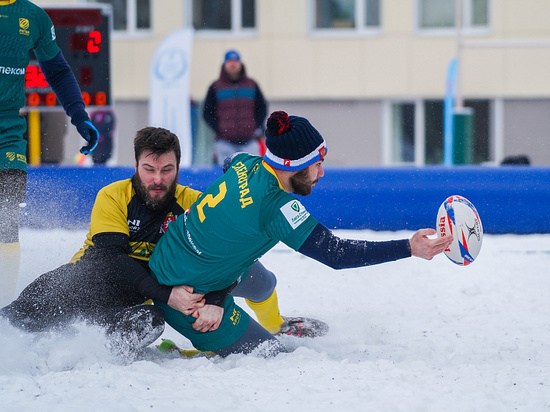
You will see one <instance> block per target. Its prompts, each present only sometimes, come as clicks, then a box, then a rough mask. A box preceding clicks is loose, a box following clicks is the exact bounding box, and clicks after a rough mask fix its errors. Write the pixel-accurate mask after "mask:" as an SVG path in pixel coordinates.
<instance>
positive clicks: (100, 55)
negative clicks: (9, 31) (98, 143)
mask: <svg viewBox="0 0 550 412" xmlns="http://www.w3.org/2000/svg"><path fill="white" fill-rule="evenodd" d="M44 10H45V11H46V13H48V15H49V16H50V18H51V19H52V22H53V24H54V26H55V33H56V41H57V45H58V46H59V48H60V49H61V51H62V53H63V56H65V59H66V60H67V63H68V64H69V66H70V67H71V69H72V71H73V73H74V75H75V78H76V81H77V82H78V85H79V86H80V89H81V90H82V98H83V99H84V103H85V104H86V106H98V107H101V106H110V105H111V103H112V102H111V59H110V56H111V50H110V45H111V42H110V35H111V32H110V28H111V9H110V8H108V7H106V8H103V7H100V8H46V7H44ZM25 96H26V106H27V108H59V107H61V105H60V104H59V101H58V100H57V96H56V95H55V93H54V92H53V90H52V88H51V87H50V85H49V84H48V82H47V81H46V79H45V78H44V74H43V73H42V70H41V69H40V65H39V64H38V61H37V60H36V58H35V56H34V53H33V52H32V51H31V60H30V62H29V65H28V66H27V72H26V74H25Z"/></svg>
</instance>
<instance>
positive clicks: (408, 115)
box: [391, 102, 415, 164]
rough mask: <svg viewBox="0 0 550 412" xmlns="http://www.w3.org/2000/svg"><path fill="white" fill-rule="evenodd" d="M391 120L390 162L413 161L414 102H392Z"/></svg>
mask: <svg viewBox="0 0 550 412" xmlns="http://www.w3.org/2000/svg"><path fill="white" fill-rule="evenodd" d="M391 121H392V127H391V130H392V155H391V162H392V163H394V164H399V163H414V151H415V150H414V147H415V104H414V103H413V102H410V103H409V102H405V103H401V102H400V103H394V104H392V113H391Z"/></svg>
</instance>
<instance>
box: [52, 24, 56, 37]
mask: <svg viewBox="0 0 550 412" xmlns="http://www.w3.org/2000/svg"><path fill="white" fill-rule="evenodd" d="M52 40H55V28H54V27H53V26H52Z"/></svg>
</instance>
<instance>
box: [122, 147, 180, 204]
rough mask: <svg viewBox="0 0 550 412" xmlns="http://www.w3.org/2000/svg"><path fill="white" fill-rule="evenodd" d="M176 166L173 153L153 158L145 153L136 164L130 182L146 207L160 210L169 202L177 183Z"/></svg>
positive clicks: (153, 156)
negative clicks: (131, 181)
mask: <svg viewBox="0 0 550 412" xmlns="http://www.w3.org/2000/svg"><path fill="white" fill-rule="evenodd" d="M178 171H179V169H178V165H177V163H176V157H175V154H174V152H172V151H171V152H168V153H164V154H162V155H160V156H155V155H153V154H151V153H150V152H148V151H145V152H144V153H143V154H142V155H141V156H140V159H139V162H136V173H135V174H134V176H133V178H132V180H133V182H134V187H135V189H136V192H137V193H138V195H139V196H140V197H141V198H142V199H143V200H144V202H145V204H146V205H147V207H149V208H150V209H153V210H161V209H163V208H164V207H166V205H167V204H168V203H169V202H170V201H171V199H172V198H173V197H174V194H175V193H176V186H177V183H178Z"/></svg>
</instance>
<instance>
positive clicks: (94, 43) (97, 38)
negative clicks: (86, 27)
mask: <svg viewBox="0 0 550 412" xmlns="http://www.w3.org/2000/svg"><path fill="white" fill-rule="evenodd" d="M88 37H89V39H88V47H87V48H88V52H89V53H97V52H99V50H101V32H100V31H98V30H92V31H91V32H90V34H89V35H88Z"/></svg>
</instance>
